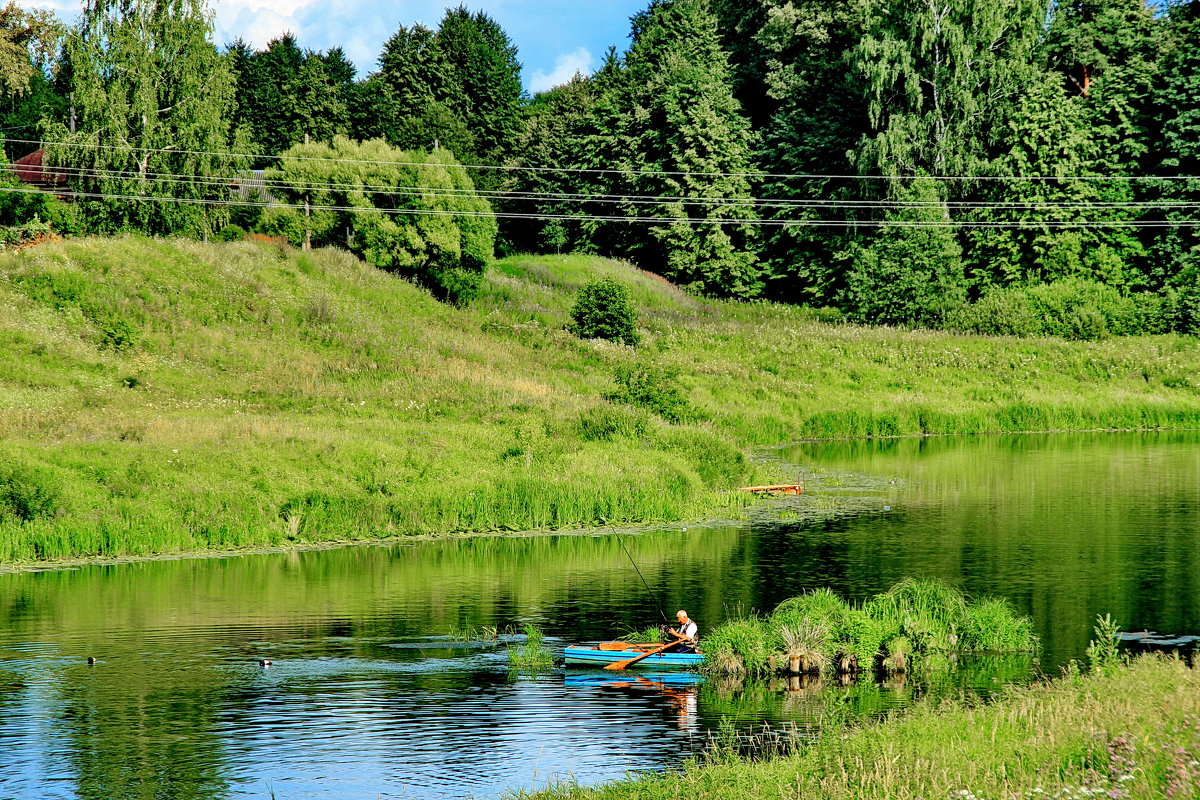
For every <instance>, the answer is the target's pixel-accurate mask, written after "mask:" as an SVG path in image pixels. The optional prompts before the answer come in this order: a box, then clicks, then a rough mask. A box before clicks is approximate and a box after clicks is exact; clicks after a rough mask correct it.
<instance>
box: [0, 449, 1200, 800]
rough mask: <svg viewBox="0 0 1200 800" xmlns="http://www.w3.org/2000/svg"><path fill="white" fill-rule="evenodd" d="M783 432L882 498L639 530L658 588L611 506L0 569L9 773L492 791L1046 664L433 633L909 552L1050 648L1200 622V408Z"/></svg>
mask: <svg viewBox="0 0 1200 800" xmlns="http://www.w3.org/2000/svg"><path fill="white" fill-rule="evenodd" d="M788 457H789V458H791V459H793V460H794V461H796V462H797V463H800V464H802V465H805V466H806V467H809V468H815V469H819V470H823V471H825V472H824V477H825V479H826V483H827V484H838V483H841V484H842V485H843V486H842V487H838V486H831V487H830V488H828V489H827V492H844V493H846V494H857V495H871V496H872V497H873V498H874V500H873V505H872V506H871V507H870V509H871V510H870V511H869V513H863V514H857V515H851V516H846V517H842V518H834V519H828V520H826V521H824V522H821V523H819V524H800V523H796V522H776V523H773V524H762V525H757V526H755V527H750V526H727V527H709V528H702V527H696V526H689V528H690V530H689V531H688V532H686V533H684V532H683V531H681V530H679V529H673V530H664V531H659V532H652V533H646V534H640V535H626V536H625V537H623V539H624V546H625V547H627V548H628V550H629V555H630V557H632V558H633V560H634V561H635V562H636V563H637V564H638V567H639V569H640V570H641V571H642V573H643V575H645V577H646V580H647V582H648V583H649V584H650V586H651V588H652V591H653V596H651V595H649V594H648V593H647V592H646V589H645V587H644V586H643V585H642V583H641V581H640V580H639V579H638V577H637V575H636V574H635V573H634V572H633V570H632V569H631V568H630V566H629V558H628V557H627V556H626V554H625V551H624V550H623V549H622V545H621V542H620V541H618V540H617V538H616V537H615V536H612V535H594V536H592V535H584V536H557V537H532V538H491V539H475V540H454V541H434V542H423V543H419V544H405V545H396V546H389V547H361V548H351V549H344V550H330V551H319V552H305V553H291V554H286V555H260V556H248V557H242V558H226V559H195V560H179V561H163V562H153V563H141V564H127V565H123V566H95V567H89V568H84V569H79V570H71V571H59V572H40V573H19V574H8V575H0V622H2V624H0V797H38V798H116V797H121V798H124V797H131V798H142V797H145V798H150V797H154V798H159V797H171V798H177V797H178V798H197V799H199V798H239V797H266V796H270V795H271V794H272V793H273V794H274V796H275V797H277V798H281V800H282V798H308V797H322V798H360V797H375V796H384V797H387V796H406V797H413V798H437V797H460V796H463V795H469V794H474V795H476V796H479V797H498V796H500V795H502V794H503V793H504V791H505V790H506V789H508V788H514V787H519V786H523V787H531V786H539V785H544V784H545V783H546V782H548V781H551V780H556V779H573V780H578V781H580V782H582V783H592V782H596V781H600V780H605V779H609V778H615V777H620V776H621V775H623V774H625V773H626V772H627V771H632V770H646V769H650V770H652V769H659V768H662V767H663V766H665V765H671V764H674V763H675V762H676V761H677V760H678V758H679V757H680V755H681V753H699V752H701V751H702V749H703V748H704V747H705V745H706V743H707V741H708V737H709V735H710V733H711V732H713V731H715V730H718V729H719V728H720V726H721V724H722V721H723V720H731V721H732V722H733V724H734V725H735V726H736V727H737V728H739V729H741V730H756V729H760V728H761V726H762V725H763V724H768V725H771V726H772V727H773V728H780V727H783V726H786V725H794V726H796V727H797V729H799V730H801V731H811V730H814V729H816V728H818V727H819V726H821V725H822V724H825V723H826V722H828V721H830V720H832V721H839V720H841V719H847V718H848V719H870V718H873V717H878V716H879V715H882V714H886V713H888V712H889V711H890V710H893V709H898V708H903V707H905V706H906V705H908V704H910V703H912V702H913V701H914V700H916V699H918V698H920V697H925V696H934V697H938V696H944V695H947V694H954V693H957V692H959V691H963V690H970V691H974V692H979V693H983V694H985V695H986V694H988V693H990V692H992V691H995V690H996V688H997V687H999V686H1002V685H1004V684H1006V683H1008V682H1020V681H1024V680H1028V679H1029V676H1030V675H1032V674H1034V672H1035V670H1036V668H1037V665H1036V664H1034V662H1033V661H1032V660H1031V658H1030V657H1027V656H1026V657H1010V658H1002V659H998V658H978V657H973V658H958V659H953V658H950V657H943V658H940V659H939V658H932V659H928V660H927V662H926V663H925V664H923V665H922V667H921V668H920V669H918V670H916V671H913V672H910V673H908V674H907V675H904V676H900V677H893V678H880V679H878V680H876V679H875V676H867V677H866V678H865V679H863V680H846V681H840V680H838V679H830V680H825V681H820V680H815V681H814V680H811V679H804V678H798V679H785V678H780V679H778V680H777V681H774V682H767V683H760V684H750V685H747V684H742V683H740V682H737V681H730V680H699V679H697V678H696V676H677V675H653V674H649V673H647V674H646V675H644V676H643V677H637V676H632V677H631V676H617V677H614V676H613V675H611V674H599V675H597V674H595V673H587V672H585V673H577V672H567V673H564V672H563V671H561V670H559V671H552V672H549V673H547V674H543V675H537V676H528V675H516V674H512V673H510V672H509V669H508V663H507V657H506V653H505V651H504V649H503V643H502V642H501V643H497V642H477V643H462V642H455V641H449V640H446V639H444V638H442V639H439V638H431V637H438V636H440V635H442V634H446V633H447V632H449V631H451V630H464V629H470V628H474V629H480V628H482V627H483V626H493V627H497V628H507V627H509V626H519V625H520V624H521V623H523V622H526V621H532V622H536V623H538V624H539V625H541V626H542V627H543V628H544V629H545V630H546V632H547V633H548V634H549V635H550V636H551V637H552V639H551V643H552V644H556V645H557V646H561V645H562V643H563V642H564V641H581V640H582V641H586V640H598V639H609V638H611V637H613V636H614V635H616V634H620V633H622V632H624V631H628V630H633V629H641V628H644V627H645V626H646V625H648V624H653V623H655V622H657V621H658V620H659V611H660V609H665V610H666V611H667V612H668V613H669V612H670V611H672V610H674V609H675V608H680V607H685V608H687V609H688V610H689V611H690V612H692V615H693V616H694V617H695V618H696V619H698V620H699V621H700V623H701V625H702V626H713V625H716V624H718V623H720V622H721V621H722V620H724V619H726V618H727V617H728V616H730V615H732V614H735V613H743V612H746V611H749V610H753V609H760V610H765V609H770V608H772V607H773V606H774V605H775V604H776V603H778V602H779V601H780V600H782V599H784V598H786V597H788V596H791V595H794V594H796V593H798V592H800V591H803V590H805V589H810V588H816V587H819V586H830V587H832V588H834V589H835V590H836V591H838V592H840V593H842V594H844V595H845V596H847V597H849V598H850V599H854V600H863V599H866V598H867V597H869V596H870V595H872V594H874V593H876V592H879V591H883V590H885V589H887V588H888V587H889V586H890V585H892V584H893V583H894V582H896V581H897V580H899V579H900V578H903V577H907V576H916V577H936V578H941V579H944V580H947V581H950V582H952V583H954V584H956V585H959V586H961V587H963V588H964V589H965V590H966V591H968V592H970V593H972V594H995V595H1000V596H1003V597H1007V598H1008V599H1010V600H1011V601H1012V602H1013V603H1014V604H1015V605H1016V607H1017V608H1018V610H1020V611H1022V612H1023V613H1028V614H1032V616H1033V617H1034V620H1035V624H1036V626H1037V630H1038V632H1039V633H1040V635H1041V636H1042V638H1043V641H1044V643H1045V648H1044V652H1043V654H1042V664H1041V667H1042V668H1044V669H1046V670H1048V671H1051V672H1053V671H1055V670H1056V669H1057V665H1058V664H1060V663H1062V662H1063V661H1065V660H1066V659H1068V658H1077V657H1080V656H1081V655H1082V653H1083V650H1084V648H1085V647H1086V645H1087V641H1088V638H1089V636H1090V635H1091V627H1092V622H1093V620H1094V618H1095V616H1096V614H1098V613H1112V614H1113V615H1114V617H1116V618H1117V619H1118V620H1119V621H1120V622H1121V624H1122V625H1123V626H1124V627H1126V628H1148V629H1153V630H1158V631H1161V632H1169V633H1176V632H1178V633H1184V632H1192V633H1200V617H1198V608H1200V604H1198V603H1197V600H1198V599H1200V570H1197V566H1200V564H1198V563H1197V559H1198V558H1200V556H1198V555H1197V554H1198V553H1200V510H1198V503H1200V436H1198V435H1197V434H1153V435H1151V434H1146V435H1122V436H1100V435H1096V436H1071V437H1033V436H1031V437H996V438H988V439H981V440H974V441H972V440H963V439H942V440H899V441H890V442H872V443H861V442H845V443H835V444H819V445H804V446H801V447H797V448H794V449H793V450H792V451H790V452H789V453H788ZM863 474H865V475H868V476H870V479H869V480H859V479H857V478H855V477H854V476H856V475H863ZM856 480H857V481H859V482H858V483H855V481H856ZM892 481H895V483H893V482H892ZM827 497H828V494H826V495H824V496H821V495H812V496H805V497H801V498H789V499H788V500H787V502H788V503H792V502H796V503H821V502H827ZM884 505H888V506H891V511H888V512H886V513H885V512H882V508H883V506H884ZM702 632H703V631H702ZM88 656H94V657H96V658H97V659H98V662H97V663H96V664H95V665H91V666H89V665H88V664H87V658H88ZM260 659H269V660H271V661H272V662H274V666H272V667H270V668H267V669H263V668H261V667H259V666H258V661H259V660H260Z"/></svg>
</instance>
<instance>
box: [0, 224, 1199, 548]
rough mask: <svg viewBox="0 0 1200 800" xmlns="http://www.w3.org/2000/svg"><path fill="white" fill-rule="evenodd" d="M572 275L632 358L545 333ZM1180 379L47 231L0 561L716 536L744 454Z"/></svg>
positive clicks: (1129, 368)
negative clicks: (552, 534)
mask: <svg viewBox="0 0 1200 800" xmlns="http://www.w3.org/2000/svg"><path fill="white" fill-rule="evenodd" d="M600 277H611V278H614V279H616V280H618V281H620V282H621V283H623V284H624V285H626V286H627V287H628V288H629V290H630V292H631V294H632V296H633V299H634V301H635V303H636V305H637V309H638V316H639V330H640V332H641V334H642V342H641V344H640V345H639V346H638V347H637V348H633V347H629V346H625V345H618V344H613V343H610V342H605V341H600V340H596V341H588V340H581V339H579V338H577V337H576V336H574V335H572V334H571V333H570V332H569V331H568V330H567V329H566V326H567V322H568V320H569V311H570V308H571V305H572V303H573V301H574V297H575V295H576V293H577V292H578V290H579V289H580V288H581V287H582V286H583V285H585V284H586V283H588V282H590V281H593V280H595V279H597V278H600ZM630 370H640V371H641V373H642V374H644V375H647V376H649V378H650V383H651V384H652V385H658V386H660V387H661V388H663V389H664V391H665V390H668V389H675V390H678V391H679V392H680V393H681V394H682V396H683V398H684V399H685V401H686V404H685V407H684V409H683V413H682V414H681V415H680V416H679V417H678V418H676V419H673V420H668V419H665V418H663V416H661V415H660V414H658V413H655V411H654V406H653V404H647V403H640V404H639V403H633V404H631V403H628V402H622V401H621V399H620V392H619V391H618V389H619V386H618V383H617V376H618V374H619V373H621V372H622V371H625V372H626V374H627V373H628V372H629V371H630ZM1197 375H1200V347H1198V346H1197V340H1196V339H1195V338H1191V337H1183V336H1175V335H1168V336H1155V337H1137V338H1132V337H1131V338H1109V339H1105V340H1102V341H1099V342H1067V341H1063V340H1059V339H1018V338H988V337H981V336H957V335H951V334H947V333H937V332H928V331H911V330H902V329H894V328H871V327H863V326H855V325H847V324H843V323H841V322H839V321H838V320H837V319H836V318H835V317H834V316H833V315H830V314H828V313H825V312H822V311H814V310H807V309H801V308H795V307H789V306H781V305H774V304H768V303H741V304H739V303H733V302H726V301H716V300H708V299H703V298H698V297H694V296H690V295H687V294H685V293H683V292H681V291H679V290H678V289H677V288H675V287H673V286H671V285H670V284H668V283H666V282H664V281H663V280H662V279H660V278H657V277H656V276H653V275H651V274H649V273H645V272H642V271H639V270H637V269H635V268H634V267H632V266H630V265H628V264H623V263H618V262H613V261H607V260H604V259H598V258H594V257H588V256H576V255H560V256H536V257H534V256H517V257H511V258H508V259H504V260H502V261H500V262H498V263H497V264H495V265H494V266H493V267H492V268H491V269H490V271H489V272H488V274H487V276H486V279H485V285H484V289H483V292H482V294H481V296H480V297H479V298H478V299H476V300H475V301H473V302H472V303H471V304H470V305H469V306H467V307H464V308H456V307H453V306H450V305H446V304H443V303H440V302H438V301H437V300H435V299H434V298H432V297H431V296H430V295H429V294H428V292H426V291H424V290H423V289H421V288H419V287H416V286H414V285H413V284H411V283H408V282H406V281H404V280H401V279H399V278H397V277H395V276H394V275H390V274H388V273H385V272H381V271H379V270H377V269H375V268H374V267H371V266H370V265H368V264H366V263H364V262H362V261H360V260H359V259H357V258H355V257H353V256H351V255H349V254H347V253H345V252H342V251H338V250H332V249H330V250H318V251H312V252H301V251H296V250H292V249H290V248H288V247H286V246H282V247H281V246H278V245H275V244H272V243H266V242H253V241H246V242H236V243H223V244H216V243H209V244H206V243H200V242H194V241H187V240H160V239H150V238H145V237H141V236H125V237H118V238H104V239H102V238H83V239H75V240H67V241H64V242H58V243H52V244H46V245H42V246H40V247H36V248H33V249H28V250H25V251H22V252H19V253H7V254H3V255H0V562H2V563H7V564H20V563H29V562H38V561H47V560H59V559H69V558H79V557H124V556H148V555H156V554H169V553H193V552H210V551H236V550H244V549H256V548H277V547H294V546H303V545H309V544H315V543H325V542H348V541H364V540H371V539H382V538H391V537H397V536H409V535H418V534H419V535H443V534H470V533H481V532H503V531H516V530H535V529H561V528H576V527H585V526H597V525H611V524H642V523H656V522H671V521H681V520H696V519H704V518H712V517H718V516H724V517H729V516H735V515H738V514H740V513H742V509H743V507H744V506H746V505H747V504H748V503H749V502H750V500H749V499H748V498H747V497H746V496H745V495H744V494H743V493H739V492H737V491H735V489H736V487H737V486H739V485H742V484H745V483H750V482H758V481H771V480H775V479H786V478H788V477H789V476H788V475H786V474H784V473H783V467H781V466H780V465H779V464H777V463H774V462H772V461H771V460H769V459H759V458H756V457H754V456H753V455H752V454H753V453H754V452H755V449H756V448H759V447H762V446H770V445H776V444H782V443H785V442H791V441H796V440H799V439H804V438H828V437H862V436H905V435H923V434H960V433H987V432H1000V431H1031V430H1088V429H1143V428H1159V427H1171V428H1184V427H1200V386H1198V385H1197V379H1196V376H1197ZM791 477H794V475H792V476H791Z"/></svg>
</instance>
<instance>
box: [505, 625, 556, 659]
mask: <svg viewBox="0 0 1200 800" xmlns="http://www.w3.org/2000/svg"><path fill="white" fill-rule="evenodd" d="M522 631H523V633H524V639H523V640H522V641H519V642H515V643H513V644H511V645H509V648H508V665H509V666H510V667H512V668H513V669H525V670H538V669H545V668H547V667H551V666H554V651H553V650H551V649H550V648H549V647H548V646H547V645H546V635H545V634H544V633H543V632H542V629H541V628H539V627H538V626H536V625H534V624H532V623H529V622H527V623H525V624H524V625H523V626H522Z"/></svg>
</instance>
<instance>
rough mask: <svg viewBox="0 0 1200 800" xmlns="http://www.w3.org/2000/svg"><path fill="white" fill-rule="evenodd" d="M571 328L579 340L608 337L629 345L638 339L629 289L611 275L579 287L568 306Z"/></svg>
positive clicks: (634, 344) (610, 339)
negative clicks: (572, 304)
mask: <svg viewBox="0 0 1200 800" xmlns="http://www.w3.org/2000/svg"><path fill="white" fill-rule="evenodd" d="M570 327H571V331H572V332H573V333H574V334H575V335H576V336H579V337H580V338H582V339H608V340H609V341H613V342H620V343H621V344H627V345H630V346H631V347H632V346H636V345H637V343H638V342H639V341H641V337H640V336H639V335H638V332H637V316H636V314H635V313H634V310H633V302H632V301H631V300H630V298H629V290H628V289H626V288H625V287H624V286H622V285H621V284H619V283H617V282H616V281H614V280H613V279H611V278H603V279H601V280H598V281H594V282H592V283H589V284H587V285H586V286H584V287H583V288H582V289H580V290H579V294H578V296H577V297H576V298H575V305H574V306H573V307H572V308H571V326H570Z"/></svg>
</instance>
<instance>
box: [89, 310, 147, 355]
mask: <svg viewBox="0 0 1200 800" xmlns="http://www.w3.org/2000/svg"><path fill="white" fill-rule="evenodd" d="M96 325H97V327H99V328H100V346H101V347H104V348H107V349H109V350H115V351H116V352H118V353H120V352H124V351H126V350H132V349H133V348H134V347H136V346H137V343H138V330H137V328H136V327H134V325H133V323H132V322H130V321H129V320H127V319H125V318H124V317H118V316H110V317H107V318H104V319H99V320H97V321H96Z"/></svg>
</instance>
